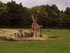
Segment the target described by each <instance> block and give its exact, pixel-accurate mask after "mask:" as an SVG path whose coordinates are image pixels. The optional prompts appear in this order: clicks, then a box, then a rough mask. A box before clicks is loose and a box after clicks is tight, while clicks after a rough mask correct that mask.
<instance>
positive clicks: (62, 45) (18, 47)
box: [0, 29, 70, 53]
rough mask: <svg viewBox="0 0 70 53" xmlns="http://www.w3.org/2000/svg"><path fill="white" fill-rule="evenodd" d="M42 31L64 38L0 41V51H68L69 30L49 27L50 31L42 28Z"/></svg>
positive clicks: (34, 52)
mask: <svg viewBox="0 0 70 53" xmlns="http://www.w3.org/2000/svg"><path fill="white" fill-rule="evenodd" d="M14 30H15V29H14ZM43 33H44V34H47V35H60V36H64V38H63V39H57V40H45V41H30V42H29V41H26V42H0V53H70V30H61V29H50V32H47V29H43Z"/></svg>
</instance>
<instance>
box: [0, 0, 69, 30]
mask: <svg viewBox="0 0 70 53" xmlns="http://www.w3.org/2000/svg"><path fill="white" fill-rule="evenodd" d="M36 10H39V11H40V15H39V18H38V23H39V24H40V25H43V28H68V29H69V28H70V8H69V7H67V8H66V10H65V11H60V10H59V9H58V7H57V6H56V5H55V4H53V5H51V6H50V5H41V6H35V7H32V8H26V7H24V6H23V5H22V3H20V4H17V3H16V2H15V1H11V2H8V3H6V4H4V3H2V2H1V1H0V27H2V28H6V27H7V28H31V24H32V18H31V16H32V15H34V16H36V13H37V12H36Z"/></svg>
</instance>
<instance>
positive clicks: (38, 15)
mask: <svg viewBox="0 0 70 53" xmlns="http://www.w3.org/2000/svg"><path fill="white" fill-rule="evenodd" d="M38 16H39V13H37V15H36V18H35V20H36V22H37V20H38Z"/></svg>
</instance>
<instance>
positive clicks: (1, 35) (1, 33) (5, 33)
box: [0, 29, 63, 41]
mask: <svg viewBox="0 0 70 53" xmlns="http://www.w3.org/2000/svg"><path fill="white" fill-rule="evenodd" d="M17 32H18V30H11V29H1V30H0V41H3V39H4V41H5V40H6V41H38V40H56V39H62V38H63V37H62V36H57V35H48V36H47V35H43V37H37V38H34V37H28V38H15V37H12V38H11V37H10V36H9V35H10V34H13V33H17ZM6 38H7V39H6Z"/></svg>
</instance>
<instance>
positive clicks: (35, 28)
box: [31, 10, 40, 37]
mask: <svg viewBox="0 0 70 53" xmlns="http://www.w3.org/2000/svg"><path fill="white" fill-rule="evenodd" d="M39 13H40V12H39V10H37V15H36V17H35V19H34V16H32V20H33V23H32V25H31V27H32V30H33V33H34V35H33V37H40V26H39V24H38V23H37V20H38V16H39Z"/></svg>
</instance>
